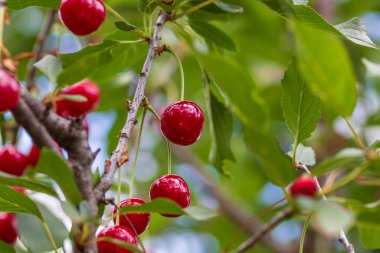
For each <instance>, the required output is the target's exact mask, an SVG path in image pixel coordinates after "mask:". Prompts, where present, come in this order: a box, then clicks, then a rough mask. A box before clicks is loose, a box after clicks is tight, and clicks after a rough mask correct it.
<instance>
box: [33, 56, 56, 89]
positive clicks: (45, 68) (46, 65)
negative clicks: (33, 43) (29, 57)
mask: <svg viewBox="0 0 380 253" xmlns="http://www.w3.org/2000/svg"><path fill="white" fill-rule="evenodd" d="M34 66H35V67H36V68H37V69H39V70H40V71H41V72H42V73H44V74H45V75H46V76H47V77H48V78H49V80H50V81H52V82H54V83H55V82H56V81H57V77H58V75H59V74H60V73H61V71H62V64H61V62H60V61H59V60H58V59H57V58H56V57H55V56H53V55H50V54H48V55H46V56H45V57H43V58H42V59H41V60H39V61H38V62H36V63H35V64H34Z"/></svg>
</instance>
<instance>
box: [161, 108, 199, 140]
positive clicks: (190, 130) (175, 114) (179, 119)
mask: <svg viewBox="0 0 380 253" xmlns="http://www.w3.org/2000/svg"><path fill="white" fill-rule="evenodd" d="M203 124H204V116H203V112H202V109H201V108H199V106H198V105H196V104H195V103H193V102H189V101H180V102H176V103H174V104H171V105H169V106H168V107H166V109H165V111H164V113H163V114H162V117H161V131H162V134H163V135H164V136H165V137H166V138H167V139H168V140H169V141H171V142H173V143H175V144H178V145H182V146H188V145H191V144H193V143H194V142H196V141H197V140H198V139H199V137H200V136H201V133H202V130H203Z"/></svg>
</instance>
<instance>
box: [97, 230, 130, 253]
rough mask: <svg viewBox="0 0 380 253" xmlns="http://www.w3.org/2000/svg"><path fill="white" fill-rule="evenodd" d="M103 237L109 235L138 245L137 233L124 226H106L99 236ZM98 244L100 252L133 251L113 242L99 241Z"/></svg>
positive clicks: (120, 252)
mask: <svg viewBox="0 0 380 253" xmlns="http://www.w3.org/2000/svg"><path fill="white" fill-rule="evenodd" d="M101 237H109V238H113V239H117V240H120V241H123V242H125V243H128V244H131V245H134V246H137V239H136V236H135V234H134V233H133V232H132V231H131V230H130V229H129V228H126V227H124V226H114V227H108V228H104V229H103V230H102V231H100V233H99V235H98V238H101ZM96 244H97V246H98V253H133V251H131V250H128V249H124V248H122V247H120V246H118V245H116V244H114V243H112V242H107V241H98V242H97V243H96Z"/></svg>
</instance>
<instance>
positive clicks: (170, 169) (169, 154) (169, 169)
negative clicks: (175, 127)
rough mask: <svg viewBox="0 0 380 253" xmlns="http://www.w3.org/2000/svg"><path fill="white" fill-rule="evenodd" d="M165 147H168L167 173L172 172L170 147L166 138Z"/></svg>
mask: <svg viewBox="0 0 380 253" xmlns="http://www.w3.org/2000/svg"><path fill="white" fill-rule="evenodd" d="M166 147H167V149H168V174H172V149H171V147H170V142H169V141H168V140H166Z"/></svg>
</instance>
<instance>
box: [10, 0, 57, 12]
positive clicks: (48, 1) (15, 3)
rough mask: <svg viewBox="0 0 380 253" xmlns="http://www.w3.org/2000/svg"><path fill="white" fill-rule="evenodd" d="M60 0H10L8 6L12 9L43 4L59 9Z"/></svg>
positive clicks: (43, 5)
mask: <svg viewBox="0 0 380 253" xmlns="http://www.w3.org/2000/svg"><path fill="white" fill-rule="evenodd" d="M60 3H61V1H60V0H8V1H7V6H8V7H9V8H11V9H17V10H19V9H24V8H27V7H30V6H42V7H49V8H53V9H58V7H59V4H60Z"/></svg>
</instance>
